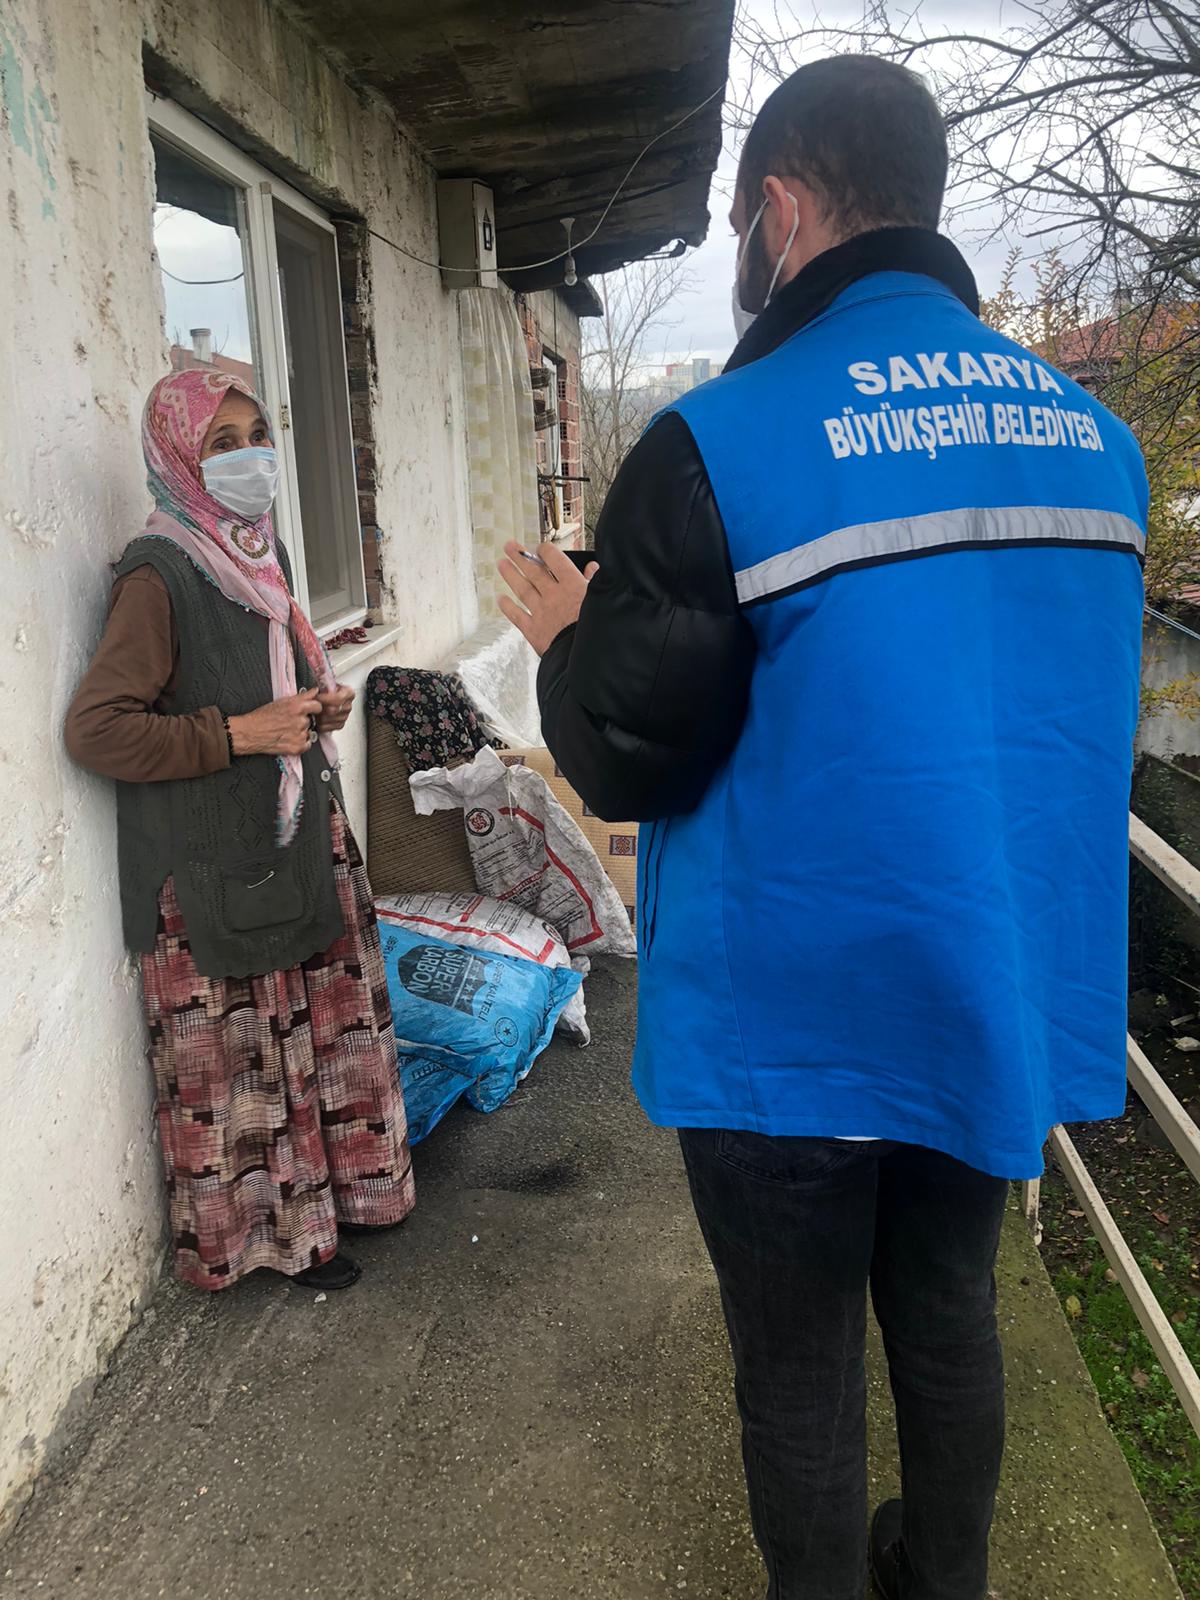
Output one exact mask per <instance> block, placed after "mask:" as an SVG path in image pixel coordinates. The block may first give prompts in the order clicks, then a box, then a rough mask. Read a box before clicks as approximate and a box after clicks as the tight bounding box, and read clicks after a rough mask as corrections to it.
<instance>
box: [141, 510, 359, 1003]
mask: <svg viewBox="0 0 1200 1600" xmlns="http://www.w3.org/2000/svg"><path fill="white" fill-rule="evenodd" d="M280 561H281V563H282V564H283V567H284V573H285V576H286V577H287V579H288V583H289V585H290V583H291V573H290V569H289V567H288V564H287V557H286V556H285V555H284V553H283V551H282V550H281V551H280ZM144 566H152V567H153V568H154V569H155V571H156V572H158V573H159V574H160V576H161V577H162V579H163V581H164V582H165V583H166V586H167V589H168V592H169V593H170V596H171V606H172V609H173V611H174V614H175V626H176V629H177V631H178V635H179V666H178V671H177V674H176V682H175V686H174V692H173V694H172V696H171V699H170V701H169V703H168V704H167V705H166V707H165V709H166V711H167V712H168V713H169V714H171V715H176V716H187V715H189V714H191V713H193V712H196V711H202V710H204V709H205V707H207V706H217V707H218V708H219V709H220V711H221V714H222V715H223V716H227V717H236V716H244V715H245V714H246V713H247V712H249V711H255V710H257V709H258V707H259V706H262V705H265V704H266V703H267V702H268V701H270V700H272V699H274V692H273V690H272V687H271V667H270V656H269V651H268V642H267V641H268V634H267V627H266V624H265V622H264V620H263V619H262V618H261V617H259V616H258V615H256V614H255V613H254V612H251V611H247V610H245V609H244V608H243V607H242V606H239V605H236V604H235V603H234V602H233V601H231V600H227V599H226V598H225V596H224V595H223V594H222V593H221V591H220V589H219V588H218V587H217V586H216V584H215V583H214V582H213V581H212V580H211V579H210V578H209V577H208V576H207V574H205V573H203V572H201V571H200V569H199V568H198V567H196V566H195V565H193V563H192V562H191V561H190V560H189V559H188V557H187V556H186V555H184V553H183V551H182V550H180V549H179V547H178V546H177V545H175V544H173V543H172V542H171V540H170V539H164V538H159V537H154V536H151V535H147V536H143V537H142V538H139V539H135V540H134V541H133V543H132V544H131V545H130V546H129V548H128V549H127V550H126V552H125V554H124V556H123V557H122V558H121V560H120V562H119V563H118V565H117V567H116V573H117V576H118V577H122V576H124V575H125V574H126V573H128V572H133V571H134V570H135V569H136V568H138V567H144ZM296 678H297V683H298V685H299V686H300V687H301V688H307V687H309V686H310V685H311V684H312V682H313V677H312V673H311V671H310V670H309V667H308V663H307V662H306V661H305V660H304V658H303V655H302V653H301V652H297V659H296ZM303 765H304V806H303V810H302V812H301V816H300V825H299V828H298V830H297V833H296V837H295V839H294V840H293V842H292V843H291V844H290V845H289V846H288V847H287V848H286V849H281V848H280V847H279V846H278V844H277V843H276V817H277V812H278V805H279V763H278V761H277V760H276V758H275V757H274V756H239V757H238V758H237V759H236V760H234V761H233V762H232V763H231V764H230V766H229V767H227V768H226V769H225V770H224V771H221V772H214V773H211V774H209V775H208V776H207V777H203V778H180V779H169V780H167V781H165V782H160V783H119V784H118V785H117V846H118V859H119V865H120V884H121V914H122V918H123V922H124V929H125V939H126V943H127V944H128V946H129V948H130V949H131V950H137V951H147V950H151V949H153V947H154V940H155V935H156V933H157V930H158V896H159V891H160V889H161V888H162V886H163V884H164V883H165V882H166V880H167V879H168V878H174V880H175V894H176V897H177V899H178V901H179V907H180V910H181V911H182V913H183V920H184V925H185V927H186V930H187V938H188V943H189V946H190V948H191V953H192V958H193V960H194V961H195V963H196V967H197V969H198V970H199V972H200V973H201V974H202V975H203V976H204V977H208V978H244V977H248V976H250V975H251V974H252V973H264V972H277V971H281V970H283V969H285V968H287V967H292V966H295V965H296V964H297V963H298V962H301V961H304V960H306V959H307V958H308V957H309V956H312V955H316V954H317V953H318V952H319V951H322V950H326V949H328V948H329V946H330V945H331V944H333V942H334V941H335V940H336V939H337V938H338V937H339V936H340V935H341V933H342V931H343V925H342V915H341V910H340V906H339V902H338V895H337V888H336V885H335V883H334V877H333V851H332V845H331V841H330V830H329V797H330V794H331V793H332V794H333V795H334V796H336V798H337V799H338V801H339V803H340V802H341V789H340V787H339V784H338V780H337V776H336V774H335V773H333V772H331V771H330V770H329V768H328V766H327V763H326V760H325V757H324V755H323V754H322V751H321V746H320V744H316V745H314V746H313V748H312V749H311V750H309V751H308V753H307V754H306V755H305V756H304V757H303Z"/></svg>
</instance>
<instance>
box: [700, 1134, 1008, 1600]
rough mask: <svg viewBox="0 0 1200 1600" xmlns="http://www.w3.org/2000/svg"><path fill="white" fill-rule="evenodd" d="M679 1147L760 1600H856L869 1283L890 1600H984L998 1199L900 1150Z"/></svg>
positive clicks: (994, 1192)
mask: <svg viewBox="0 0 1200 1600" xmlns="http://www.w3.org/2000/svg"><path fill="white" fill-rule="evenodd" d="M680 1142H681V1144H682V1145H683V1155H684V1160H685V1162H686V1164H687V1170H688V1178H689V1181H690V1183H691V1187H692V1198H693V1201H694V1202H695V1206H696V1215H697V1216H698V1217H699V1219H700V1226H701V1228H702V1230H703V1232H704V1238H705V1242H706V1243H707V1245H708V1249H709V1254H710V1255H711V1256H712V1261H713V1265H714V1267H715V1268H716V1271H717V1278H718V1280H719V1282H720V1285H721V1299H722V1302H723V1304H724V1307H725V1320H726V1322H727V1324H728V1327H729V1339H730V1343H731V1345H732V1347H733V1359H734V1366H735V1369H736V1373H737V1400H738V1408H739V1410H740V1411H741V1414H742V1448H743V1455H744V1459H745V1464H746V1481H747V1485H748V1487H749V1491H750V1510H751V1516H752V1519H753V1523H754V1532H755V1536H756V1538H757V1539H758V1543H759V1546H760V1548H761V1549H762V1553H763V1557H764V1559H765V1560H766V1564H767V1571H768V1575H769V1578H770V1587H769V1588H768V1591H767V1596H768V1600H862V1596H863V1590H864V1587H865V1582H866V1528H867V1510H868V1508H867V1460H866V1456H867V1439H866V1368H865V1340H866V1321H867V1286H868V1283H869V1284H870V1289H871V1297H872V1300H873V1303H874V1306H875V1315H876V1317H877V1318H878V1320H879V1325H880V1327H881V1328H882V1330H883V1340H884V1345H885V1347H886V1350H887V1359H888V1367H889V1371H890V1375H891V1384H892V1395H893V1398H894V1400H895V1405H896V1420H897V1424H898V1429H899V1436H900V1459H901V1467H902V1473H903V1492H904V1543H905V1548H906V1551H907V1558H908V1570H907V1572H906V1575H905V1576H906V1583H905V1589H904V1597H905V1600H984V1596H985V1595H986V1593H987V1545H988V1532H989V1529H990V1527H991V1521H992V1512H993V1509H994V1506H995V1499H996V1483H997V1479H998V1477H999V1472H1000V1457H1001V1454H1002V1452H1003V1447H1004V1370H1003V1365H1002V1361H1001V1355H1000V1341H999V1337H998V1335H997V1331H996V1312H995V1280H994V1278H993V1276H992V1272H993V1267H994V1265H995V1259H996V1249H997V1245H998V1243H999V1236H1000V1224H1001V1220H1002V1217H1003V1214H1004V1206H1005V1198H1006V1194H1007V1189H1008V1186H1007V1184H1006V1183H1005V1182H1004V1181H1003V1180H1001V1179H999V1178H990V1177H986V1176H985V1175H984V1174H983V1173H980V1172H976V1171H974V1170H973V1169H972V1168H970V1167H966V1166H963V1165H962V1163H961V1162H958V1161H953V1160H951V1158H950V1157H949V1156H944V1155H940V1154H938V1153H937V1152H935V1151H932V1150H925V1149H920V1148H918V1147H917V1146H915V1145H901V1144H894V1143H878V1144H843V1143H839V1142H838V1141H836V1140H832V1139H806V1138H805V1139H802V1138H777V1137H769V1136H767V1135H764V1134H753V1133H728V1132H709V1131H706V1130H702V1129H684V1130H681V1132H680Z"/></svg>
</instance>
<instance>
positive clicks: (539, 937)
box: [375, 892, 592, 1044]
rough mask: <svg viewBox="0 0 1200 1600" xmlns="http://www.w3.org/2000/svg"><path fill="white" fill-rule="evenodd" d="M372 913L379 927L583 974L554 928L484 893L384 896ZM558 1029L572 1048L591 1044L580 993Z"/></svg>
mask: <svg viewBox="0 0 1200 1600" xmlns="http://www.w3.org/2000/svg"><path fill="white" fill-rule="evenodd" d="M375 914H376V916H377V917H378V918H379V921H380V924H381V926H383V927H399V928H406V929H407V930H408V931H409V932H410V933H416V934H428V935H429V936H430V937H431V938H434V939H443V940H445V942H446V943H447V944H456V945H461V946H462V947H464V948H465V949H468V950H479V951H482V952H483V953H485V954H487V955H496V956H520V957H523V958H524V959H525V960H526V961H536V962H537V964H538V965H539V966H541V967H571V966H573V967H574V968H575V971H576V972H578V973H579V974H580V975H581V976H582V977H586V976H587V973H588V969H589V962H588V959H587V957H586V956H578V957H576V959H575V961H574V962H573V961H572V960H571V957H570V955H569V954H568V952H567V947H566V945H565V944H564V943H563V941H562V937H561V935H560V934H559V932H558V930H557V929H556V928H553V927H551V925H550V924H549V923H548V922H543V921H542V920H541V918H540V917H536V916H534V915H533V914H532V912H529V911H526V910H525V909H524V908H523V907H522V906H518V905H510V904H507V903H506V902H505V901H502V900H493V899H491V898H490V897H489V896H488V895H485V894H471V893H469V892H468V893H466V894H441V893H437V892H434V893H429V894H422V893H418V894H384V895H379V896H378V897H377V898H376V901H375ZM558 1027H559V1031H560V1032H561V1033H565V1034H567V1035H569V1036H570V1037H571V1038H572V1039H574V1040H575V1041H576V1042H577V1043H578V1044H588V1043H589V1042H590V1041H591V1037H592V1036H591V1031H590V1029H589V1028H588V1024H587V1011H586V1008H585V1006H584V1000H583V990H582V989H579V990H578V991H577V992H576V993H575V994H573V995H572V996H571V998H570V1000H569V1001H568V1002H567V1006H566V1009H565V1010H564V1012H563V1014H562V1016H561V1017H560V1018H559V1019H558Z"/></svg>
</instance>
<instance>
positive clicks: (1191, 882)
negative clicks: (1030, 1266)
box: [1022, 813, 1200, 1435]
mask: <svg viewBox="0 0 1200 1600" xmlns="http://www.w3.org/2000/svg"><path fill="white" fill-rule="evenodd" d="M1129 849H1130V853H1131V854H1132V855H1133V857H1134V859H1135V860H1137V861H1140V862H1141V863H1142V865H1143V866H1144V867H1146V868H1147V869H1148V870H1149V871H1150V872H1152V873H1153V874H1154V876H1155V877H1156V878H1157V879H1158V880H1159V882H1160V883H1164V884H1165V885H1166V886H1167V888H1168V889H1170V891H1171V893H1172V894H1174V895H1175V896H1177V898H1178V899H1179V900H1181V901H1182V902H1183V904H1184V905H1185V906H1186V907H1187V908H1188V910H1189V911H1192V912H1194V913H1195V914H1196V915H1197V916H1200V870H1198V869H1197V868H1196V867H1194V866H1192V864H1191V862H1190V861H1186V860H1184V858H1183V856H1181V855H1180V854H1179V852H1178V850H1173V849H1172V848H1171V846H1170V845H1169V844H1167V843H1166V841H1165V840H1163V839H1160V838H1159V837H1158V835H1157V834H1156V833H1154V832H1152V831H1151V829H1149V828H1148V827H1147V826H1146V824H1145V823H1144V822H1142V821H1140V819H1139V818H1137V817H1135V816H1134V815H1133V814H1132V813H1130V817H1129ZM1125 1049H1126V1062H1127V1070H1128V1075H1129V1082H1130V1083H1131V1084H1132V1086H1133V1088H1134V1090H1135V1091H1136V1092H1137V1095H1138V1098H1139V1099H1140V1100H1141V1102H1142V1104H1143V1105H1144V1106H1145V1107H1146V1110H1147V1111H1148V1112H1149V1113H1150V1115H1151V1116H1152V1117H1153V1118H1154V1120H1155V1122H1156V1123H1157V1124H1158V1126H1159V1127H1160V1128H1161V1129H1162V1131H1163V1133H1164V1135H1165V1136H1166V1138H1167V1139H1168V1140H1169V1141H1170V1144H1171V1146H1172V1148H1173V1149H1174V1150H1175V1152H1176V1154H1177V1155H1178V1156H1179V1158H1180V1160H1181V1161H1182V1162H1183V1163H1184V1165H1185V1166H1186V1167H1187V1168H1188V1171H1189V1172H1190V1173H1191V1174H1192V1176H1193V1177H1194V1178H1195V1179H1196V1181H1197V1182H1198V1183H1200V1128H1198V1127H1197V1126H1196V1123H1195V1122H1194V1121H1193V1119H1192V1118H1191V1117H1190V1116H1189V1115H1188V1113H1187V1111H1186V1110H1185V1109H1184V1107H1183V1106H1182V1105H1181V1104H1180V1102H1179V1100H1178V1098H1177V1097H1176V1095H1175V1094H1174V1093H1173V1092H1172V1090H1171V1089H1170V1087H1169V1085H1168V1084H1167V1083H1166V1082H1165V1081H1164V1080H1163V1078H1162V1077H1161V1076H1160V1074H1159V1073H1158V1072H1157V1071H1156V1070H1155V1068H1154V1067H1153V1066H1152V1065H1151V1063H1150V1062H1149V1061H1148V1060H1147V1058H1146V1056H1145V1054H1144V1052H1143V1051H1142V1050H1141V1049H1140V1048H1139V1047H1138V1045H1137V1043H1136V1041H1135V1040H1134V1039H1133V1038H1131V1037H1129V1036H1128V1035H1127V1036H1126V1041H1125ZM1050 1148H1051V1149H1052V1150H1053V1151H1054V1155H1055V1159H1056V1160H1057V1162H1058V1165H1059V1167H1060V1168H1061V1169H1062V1172H1063V1176H1064V1177H1065V1178H1066V1180H1067V1182H1068V1183H1069V1184H1070V1185H1071V1188H1072V1190H1073V1191H1074V1193H1075V1197H1076V1199H1077V1200H1078V1201H1079V1204H1080V1205H1081V1206H1082V1208H1083V1211H1084V1214H1085V1216H1086V1217H1087V1219H1088V1221H1089V1222H1090V1223H1091V1226H1092V1231H1093V1232H1094V1233H1095V1235H1096V1238H1097V1239H1098V1240H1099V1241H1100V1245H1101V1247H1102V1249H1103V1250H1104V1254H1105V1255H1106V1256H1107V1257H1108V1261H1109V1265H1110V1266H1111V1267H1112V1269H1113V1271H1114V1272H1115V1273H1116V1275H1117V1278H1118V1280H1119V1282H1120V1284H1121V1287H1122V1288H1123V1289H1124V1291H1125V1295H1126V1298H1127V1299H1128V1301H1129V1303H1130V1305H1131V1306H1132V1308H1133V1312H1134V1315H1135V1316H1136V1317H1137V1319H1138V1321H1139V1322H1140V1323H1141V1325H1142V1331H1143V1332H1144V1333H1145V1335H1146V1337H1147V1339H1149V1341H1150V1343H1151V1345H1152V1346H1153V1348H1154V1353H1155V1355H1156V1356H1157V1357H1158V1359H1159V1361H1160V1363H1161V1364H1162V1369H1163V1371H1164V1372H1165V1373H1166V1375H1167V1377H1168V1378H1169V1379H1170V1380H1171V1386H1172V1388H1173V1389H1174V1390H1175V1393H1176V1394H1177V1395H1178V1396H1179V1403H1180V1405H1181V1406H1182V1407H1183V1409H1184V1411H1185V1412H1186V1413H1187V1416H1188V1420H1189V1421H1190V1422H1191V1424H1192V1427H1193V1428H1194V1429H1195V1430H1196V1433H1197V1434H1198V1435H1200V1374H1197V1372H1196V1369H1195V1367H1194V1366H1193V1365H1192V1363H1191V1361H1190V1360H1189V1359H1188V1355H1187V1352H1186V1351H1185V1350H1184V1348H1183V1345H1182V1344H1181V1343H1180V1342H1179V1337H1178V1335H1177V1334H1176V1332H1175V1329H1174V1328H1173V1327H1172V1326H1171V1323H1170V1322H1169V1320H1168V1318H1167V1316H1166V1313H1165V1312H1164V1311H1163V1308H1162V1307H1161V1306H1160V1305H1159V1303H1158V1300H1157V1298H1156V1296H1155V1294H1154V1291H1153V1289H1152V1288H1151V1287H1150V1283H1149V1281H1148V1279H1147V1278H1146V1275H1145V1273H1144V1272H1143V1271H1142V1269H1141V1267H1139V1266H1138V1264H1137V1261H1136V1260H1135V1259H1134V1255H1133V1252H1132V1250H1130V1248H1129V1246H1128V1245H1127V1244H1126V1242H1125V1239H1124V1237H1123V1235H1122V1233H1121V1230H1120V1228H1119V1227H1118V1225H1117V1222H1116V1219H1115V1218H1114V1216H1113V1214H1112V1212H1111V1211H1110V1210H1109V1208H1108V1206H1107V1205H1105V1203H1104V1200H1103V1198H1102V1197H1101V1194H1100V1191H1099V1189H1097V1187H1096V1185H1095V1183H1094V1182H1093V1181H1092V1176H1091V1174H1090V1173H1089V1172H1088V1169H1087V1167H1086V1165H1085V1164H1084V1161H1083V1158H1082V1157H1081V1156H1080V1154H1079V1151H1078V1150H1077V1149H1076V1148H1075V1145H1074V1143H1073V1142H1072V1140H1071V1136H1070V1135H1069V1134H1068V1133H1067V1130H1066V1129H1065V1128H1063V1127H1057V1128H1054V1129H1053V1130H1052V1131H1051V1134H1050ZM1040 1187H1041V1185H1040V1180H1039V1181H1035V1182H1032V1183H1026V1184H1024V1185H1023V1188H1022V1204H1023V1206H1024V1210H1025V1216H1026V1219H1027V1220H1028V1222H1029V1225H1030V1227H1031V1228H1032V1230H1033V1234H1034V1238H1035V1239H1036V1240H1037V1241H1038V1242H1039V1243H1040V1242H1041V1232H1042V1230H1041V1223H1040V1221H1039V1219H1038V1203H1039V1191H1040Z"/></svg>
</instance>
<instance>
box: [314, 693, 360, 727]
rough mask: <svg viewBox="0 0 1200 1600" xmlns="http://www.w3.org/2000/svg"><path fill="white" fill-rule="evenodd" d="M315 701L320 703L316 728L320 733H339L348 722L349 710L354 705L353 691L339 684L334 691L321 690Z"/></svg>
mask: <svg viewBox="0 0 1200 1600" xmlns="http://www.w3.org/2000/svg"><path fill="white" fill-rule="evenodd" d="M317 699H318V700H319V701H320V702H321V710H320V713H319V714H318V716H317V728H318V730H319V731H320V732H321V733H340V732H341V731H342V729H343V728H344V727H345V726H346V724H347V722H349V720H350V709H351V707H352V706H353V705H354V690H353V689H348V688H347V687H346V685H345V684H344V683H339V684H338V686H337V688H336V689H327V690H323V691H322V692H321V693H320V694H319V695H318V696H317Z"/></svg>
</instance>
